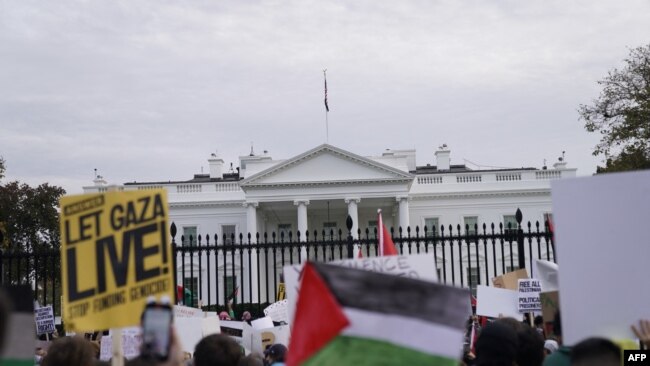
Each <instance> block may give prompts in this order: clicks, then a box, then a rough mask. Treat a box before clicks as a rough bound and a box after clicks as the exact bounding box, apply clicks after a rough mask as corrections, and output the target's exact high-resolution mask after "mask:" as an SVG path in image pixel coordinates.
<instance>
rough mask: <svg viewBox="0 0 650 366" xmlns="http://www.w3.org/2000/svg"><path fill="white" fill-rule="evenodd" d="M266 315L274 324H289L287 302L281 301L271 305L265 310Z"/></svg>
mask: <svg viewBox="0 0 650 366" xmlns="http://www.w3.org/2000/svg"><path fill="white" fill-rule="evenodd" d="M264 315H266V316H268V317H270V318H271V319H272V320H273V321H274V322H278V323H280V322H285V323H286V324H289V311H288V310H287V300H286V299H285V300H280V301H278V302H274V303H273V304H271V305H269V306H268V307H267V308H266V309H264Z"/></svg>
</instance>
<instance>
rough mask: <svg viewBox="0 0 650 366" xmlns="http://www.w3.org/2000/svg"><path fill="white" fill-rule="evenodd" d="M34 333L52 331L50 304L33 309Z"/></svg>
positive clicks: (52, 321)
mask: <svg viewBox="0 0 650 366" xmlns="http://www.w3.org/2000/svg"><path fill="white" fill-rule="evenodd" d="M34 321H35V322H36V335H41V334H48V333H54V312H53V311H52V306H43V307H40V308H38V309H36V310H34Z"/></svg>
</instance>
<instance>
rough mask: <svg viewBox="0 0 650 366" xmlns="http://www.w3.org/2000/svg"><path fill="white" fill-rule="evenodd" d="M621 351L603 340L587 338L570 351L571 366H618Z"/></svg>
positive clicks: (611, 343)
mask: <svg viewBox="0 0 650 366" xmlns="http://www.w3.org/2000/svg"><path fill="white" fill-rule="evenodd" d="M620 364H621V349H620V348H619V347H618V346H617V345H616V344H614V342H612V341H610V340H607V339H604V338H587V339H585V340H583V341H582V342H580V343H578V344H576V345H575V346H573V348H572V349H571V366H619V365H620Z"/></svg>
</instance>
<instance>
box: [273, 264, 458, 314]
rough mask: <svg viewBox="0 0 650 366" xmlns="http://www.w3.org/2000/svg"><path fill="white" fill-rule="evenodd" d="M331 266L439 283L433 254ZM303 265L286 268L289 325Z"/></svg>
mask: <svg viewBox="0 0 650 366" xmlns="http://www.w3.org/2000/svg"><path fill="white" fill-rule="evenodd" d="M331 264H336V265H341V266H345V267H352V268H357V269H364V270H367V271H372V272H379V273H386V274H392V275H396V276H406V277H411V278H418V279H421V280H424V281H429V282H438V272H436V266H435V258H434V256H433V253H429V254H417V255H391V256H385V257H370V258H361V259H345V260H341V261H335V262H331ZM302 266H303V264H297V265H293V266H285V267H284V282H285V283H286V285H287V288H286V291H287V300H288V301H287V311H288V313H289V323H291V321H293V315H294V313H295V311H296V301H297V300H298V286H299V280H298V279H299V277H300V272H301V271H302ZM468 306H469V305H468Z"/></svg>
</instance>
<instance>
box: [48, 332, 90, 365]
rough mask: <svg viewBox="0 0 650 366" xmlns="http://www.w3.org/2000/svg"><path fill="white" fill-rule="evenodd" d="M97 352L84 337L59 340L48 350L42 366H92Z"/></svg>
mask: <svg viewBox="0 0 650 366" xmlns="http://www.w3.org/2000/svg"><path fill="white" fill-rule="evenodd" d="M94 362H95V351H94V350H93V347H92V346H91V345H90V342H89V341H88V340H86V339H83V338H82V337H63V338H58V339H56V340H55V341H54V342H52V344H51V345H50V347H49V348H48V350H47V355H46V356H45V357H44V358H43V361H42V362H41V366H69V365H78V366H92V365H94Z"/></svg>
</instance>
